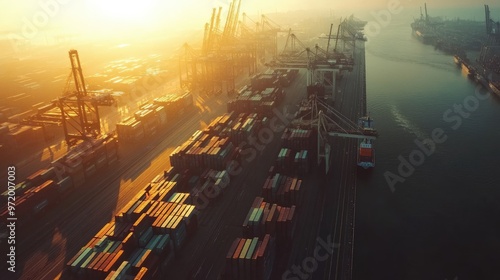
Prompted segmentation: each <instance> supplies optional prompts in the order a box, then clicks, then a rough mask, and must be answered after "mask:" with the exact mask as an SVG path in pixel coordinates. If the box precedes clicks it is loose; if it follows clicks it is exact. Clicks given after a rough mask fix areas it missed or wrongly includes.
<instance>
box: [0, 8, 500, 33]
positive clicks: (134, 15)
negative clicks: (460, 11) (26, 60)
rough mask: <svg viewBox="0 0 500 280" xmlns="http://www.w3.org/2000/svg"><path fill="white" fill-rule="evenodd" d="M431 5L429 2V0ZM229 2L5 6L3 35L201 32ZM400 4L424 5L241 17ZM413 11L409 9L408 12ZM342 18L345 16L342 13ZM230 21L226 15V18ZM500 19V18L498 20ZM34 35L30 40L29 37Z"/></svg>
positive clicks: (1, 19)
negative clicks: (213, 11)
mask: <svg viewBox="0 0 500 280" xmlns="http://www.w3.org/2000/svg"><path fill="white" fill-rule="evenodd" d="M424 1H425V0H424ZM427 2H428V5H429V6H430V7H432V8H439V7H442V6H450V5H451V6H454V7H457V6H474V7H476V8H478V9H482V5H483V4H484V3H487V4H490V5H492V6H493V5H499V4H498V0H496V1H491V0H488V1H485V2H481V3H478V2H477V1H475V0H439V1H437V0H434V1H427ZM229 3H230V1H229V0H175V1H171V0H23V1H15V0H0V32H6V31H7V32H10V33H12V32H13V33H15V34H18V35H21V36H23V37H25V38H26V37H29V36H31V35H32V34H35V33H37V31H40V30H47V29H56V30H57V32H61V33H75V34H80V33H87V34H92V35H96V36H97V35H98V34H101V35H102V36H107V35H108V34H110V33H119V32H125V33H129V34H131V33H133V32H134V31H141V30H148V29H149V30H150V29H156V28H158V27H162V29H166V28H167V29H170V30H174V31H175V30H183V29H186V28H190V29H193V28H197V29H198V28H199V29H201V28H202V27H203V24H204V23H205V22H207V21H209V19H210V14H211V9H212V8H214V7H218V6H221V7H223V12H227V11H228V9H229ZM391 3H396V5H401V6H402V7H404V8H410V7H411V8H413V9H415V10H416V11H417V14H418V8H417V6H419V5H422V3H423V1H422V3H420V2H419V1H415V0H369V1H367V0H364V1H363V0H242V7H241V12H243V11H244V12H247V14H249V15H252V14H254V15H255V14H257V13H259V14H262V13H273V12H286V11H289V10H298V9H322V10H327V11H328V10H330V11H332V12H333V13H336V12H338V11H340V10H348V11H349V12H354V13H355V12H356V11H357V10H359V9H364V10H365V11H377V10H380V9H387V7H388V5H390V4H391ZM407 10H408V9H407ZM339 13H340V12H339ZM223 17H224V18H225V15H223ZM493 18H500V15H498V16H496V15H493ZM28 35H29V36H28Z"/></svg>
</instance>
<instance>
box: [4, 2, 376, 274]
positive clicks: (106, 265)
mask: <svg viewBox="0 0 500 280" xmlns="http://www.w3.org/2000/svg"><path fill="white" fill-rule="evenodd" d="M240 4H241V1H234V2H233V3H232V4H231V7H230V10H229V11H228V14H229V16H228V22H227V24H226V26H225V27H224V28H225V29H226V31H225V32H223V33H220V29H219V28H220V27H218V26H217V25H219V23H217V22H219V21H220V10H219V13H217V12H216V9H214V10H213V14H212V25H214V26H211V25H207V26H206V28H205V36H204V42H203V44H202V48H201V50H200V52H199V53H197V52H195V51H193V52H185V53H186V56H183V55H180V58H179V70H180V80H179V83H180V86H181V87H183V88H182V93H181V94H175V93H169V92H168V91H164V92H162V94H160V95H159V96H156V97H155V98H151V99H150V100H147V101H146V102H144V101H143V100H142V101H141V104H140V105H139V106H138V108H135V109H133V110H129V111H128V112H127V113H126V114H125V115H122V116H121V117H122V118H121V119H120V120H119V121H117V122H116V129H115V130H114V131H112V132H111V133H109V134H108V133H103V131H102V130H101V121H102V119H101V116H100V114H99V107H103V111H104V112H107V111H109V110H110V108H111V109H112V107H113V106H118V105H117V104H118V103H119V102H120V101H119V99H120V97H119V96H121V95H117V94H110V91H106V90H103V91H101V92H102V94H99V95H96V94H95V93H94V92H95V91H96V89H94V88H93V89H92V90H90V88H88V87H86V86H85V81H86V80H85V77H84V74H83V72H82V68H84V67H82V65H81V64H80V58H79V56H78V52H77V51H76V50H74V49H71V50H70V51H69V57H70V62H71V68H72V74H73V75H74V77H73V78H74V81H73V82H74V85H72V86H74V87H75V90H74V91H71V90H68V91H67V92H68V93H67V94H66V95H64V96H62V97H60V98H59V99H58V100H57V101H54V103H52V105H51V106H47V107H44V108H43V109H41V110H38V111H37V113H36V114H35V115H31V116H29V117H28V118H26V119H24V120H21V123H24V124H22V125H21V126H20V127H13V126H9V125H3V126H2V130H1V131H2V135H4V134H3V133H4V132H5V133H6V134H5V135H7V134H8V133H11V132H12V131H14V132H15V133H17V132H16V131H17V130H19V131H24V130H26V131H30V130H31V132H32V131H33V130H35V129H33V127H37V126H41V125H40V124H43V125H47V124H48V122H52V124H54V123H55V124H56V125H59V126H62V127H63V129H64V136H65V143H66V145H67V146H68V150H67V151H66V152H64V153H61V155H60V156H57V157H55V158H54V160H51V163H50V165H47V166H45V167H44V168H41V169H40V170H39V171H37V172H35V173H33V174H32V175H29V176H27V177H26V178H19V183H18V184H16V186H15V190H14V196H15V199H16V201H17V205H16V209H17V211H16V214H17V217H18V218H19V220H20V222H19V223H18V226H19V232H18V240H20V241H19V243H20V244H19V249H18V258H19V259H21V260H22V261H19V267H18V271H19V272H17V274H16V276H17V278H19V279H34V278H36V279H53V278H56V279H163V278H166V279H170V278H171V279H279V278H281V276H282V275H283V273H284V272H285V271H287V270H288V269H289V267H291V266H293V265H294V264H296V263H299V262H301V261H302V259H304V258H306V257H307V256H310V255H311V254H312V251H313V250H314V243H315V242H316V237H317V236H326V235H333V236H334V239H333V242H335V243H339V244H341V247H340V248H341V249H340V250H336V251H335V252H332V254H334V256H332V258H330V260H329V261H328V262H327V263H326V264H325V265H324V266H322V267H321V269H319V270H318V271H317V272H315V274H314V277H318V278H325V279H327V278H329V276H328V273H329V272H330V271H332V270H333V271H335V273H337V274H342V275H343V277H344V278H345V279H350V278H349V275H351V273H352V248H353V243H352V240H353V236H354V225H353V222H354V218H355V217H354V209H355V192H356V188H355V187H356V184H355V180H356V179H355V174H356V170H357V167H356V162H355V160H356V152H357V142H356V141H354V140H353V139H344V138H336V139H335V140H333V137H334V136H338V131H335V130H334V129H338V128H335V126H334V125H332V124H331V123H325V122H328V121H329V120H328V119H327V118H332V116H333V114H332V112H333V110H338V111H335V112H339V114H344V115H346V118H348V119H350V120H351V122H355V121H356V119H357V118H358V117H359V116H360V115H364V114H365V113H366V112H364V111H365V109H364V108H366V104H365V102H366V98H365V94H366V92H365V90H366V89H365V86H364V76H365V74H364V71H365V66H364V45H363V44H364V43H363V42H364V41H363V40H361V39H362V36H361V37H360V34H361V33H362V29H363V26H364V24H360V22H359V21H358V20H357V19H355V18H353V17H350V18H349V19H344V20H343V21H341V22H340V23H339V27H338V32H342V34H344V35H343V36H351V37H352V38H354V39H353V40H355V41H356V45H355V46H354V45H350V44H343V47H342V48H340V47H339V50H337V49H336V50H335V51H333V50H330V51H331V52H329V51H328V49H327V50H326V51H324V52H322V53H323V55H322V56H318V55H316V56H315V58H314V60H310V59H311V58H310V57H309V54H308V56H307V57H306V56H303V55H301V54H300V53H305V52H309V51H310V48H309V47H307V48H306V47H305V48H304V50H301V51H302V52H299V53H296V54H290V53H288V54H287V55H283V53H284V52H285V51H283V53H277V51H276V49H277V47H276V46H273V44H272V43H273V42H274V43H276V37H277V35H278V33H280V32H283V31H280V30H285V29H283V28H281V26H279V25H278V24H276V23H274V22H273V21H272V20H270V19H269V18H267V17H263V18H262V20H263V23H265V26H267V27H268V28H271V29H272V31H269V30H262V31H256V33H257V32H261V33H260V34H255V37H254V41H255V42H256V43H255V44H256V45H255V48H253V47H248V46H245V45H242V44H240V43H239V42H238V41H237V40H232V39H231V38H233V37H234V36H240V35H239V33H238V32H237V24H238V21H237V20H236V19H237V17H238V16H239V13H240V11H239V5H240ZM236 7H238V8H236ZM217 18H219V19H217ZM361 23H362V22H361ZM327 27H328V26H325V29H327ZM330 29H331V30H332V29H333V28H330ZM353 30H355V31H356V32H355V33H353ZM330 33H331V34H330V36H329V40H330V39H332V38H334V36H333V34H332V31H330ZM346 34H349V35H346ZM264 35H265V36H264ZM290 35H291V33H290V32H289V36H290ZM338 37H339V36H338ZM218 38H223V40H219V39H218ZM337 40H339V39H338V38H337ZM342 40H344V39H342ZM214 42H217V44H227V45H222V46H216V43H214ZM329 43H330V42H329ZM300 45H302V43H301V44H300ZM266 46H267V47H266ZM269 46H270V47H269ZM224 48H226V49H227V48H231V49H233V50H234V52H235V53H237V55H234V53H233V54H231V55H224V54H223V53H222V52H221V50H223V49H224ZM316 48H317V50H318V48H320V47H319V46H318V45H316ZM183 49H190V50H192V47H191V46H189V45H187V44H186V45H184V46H183ZM285 49H286V46H285ZM340 49H342V50H341V51H340ZM187 54H189V55H190V56H188V55H187ZM271 56H272V57H273V59H276V60H274V61H279V64H280V66H279V67H276V68H272V67H269V65H270V64H268V63H264V62H265V61H266V58H269V57H271ZM333 57H335V59H332V58H333ZM345 57H349V59H344V58H345ZM257 58H259V59H260V58H262V61H263V63H257V61H258V59H257ZM337 58H338V59H337ZM352 61H355V62H356V63H354V64H352ZM123 63H124V65H125V64H126V63H125V62H123ZM127 63H128V62H127ZM310 65H311V66H310ZM125 68H127V67H125ZM125 68H124V67H121V66H116V67H115V68H113V69H114V71H118V72H120V73H121V72H123V73H122V74H123V77H121V76H117V77H114V78H110V77H109V74H110V73H111V72H109V73H108V74H107V75H105V76H102V77H101V76H100V75H99V74H95V75H93V76H92V75H91V76H90V78H89V81H92V80H94V81H100V82H101V83H104V84H106V86H110V85H113V84H120V86H118V87H117V88H115V89H113V90H116V89H118V90H121V91H133V88H134V86H133V85H134V84H137V81H138V80H135V79H134V78H132V77H128V78H126V77H125V76H126V75H128V74H131V73H132V72H130V71H132V70H130V71H125V70H126V69H125ZM193 69H194V72H193ZM196 69H204V70H203V71H201V72H198V71H197V70H196ZM325 69H326V70H327V71H326V70H325ZM133 71H135V70H133ZM129 72H130V73H129ZM327 72H333V73H334V74H331V73H330V74H328V73H327ZM242 73H244V74H242ZM332 77H336V78H332ZM70 80H71V79H70ZM134 81H135V82H134ZM332 83H333V84H332ZM311 89H314V90H311ZM175 91H176V92H179V90H175ZM329 91H331V93H328V94H327V93H326V92H329ZM343 92H350V93H351V94H349V95H344V94H343ZM220 93H224V94H220ZM317 97H318V101H317V100H316V98H317ZM339 97H341V99H340V100H342V102H338V103H335V104H336V107H335V108H333V107H328V106H332V105H331V104H333V102H327V101H328V100H331V101H333V100H337V98H339ZM117 100H118V101H117ZM304 100H308V101H304ZM117 102H118V103H117ZM342 105H343V106H342ZM320 107H321V108H323V109H321V110H319V111H318V108H320ZM323 110H324V112H326V113H325V114H324V115H323ZM68 112H71V113H68ZM323 116H324V117H323ZM317 123H319V124H323V125H322V126H320V125H318V124H317ZM3 127H6V128H3ZM16 129H17V130H16ZM23 129H24V130H23ZM350 131H352V128H351V130H350ZM350 131H349V132H346V133H344V134H345V135H347V136H346V137H347V138H349V137H354V138H356V137H357V138H363V137H368V136H367V135H364V134H362V133H361V134H359V133H358V131H356V132H353V133H351V132H350ZM15 133H14V134H15ZM23 133H27V132H23ZM350 133H351V134H350ZM20 134H22V133H20ZM353 135H354V136H353ZM2 137H3V136H2ZM5 137H7V136H5ZM8 137H11V136H10V134H9V136H8ZM21 138H22V137H21ZM21 138H19V139H21ZM24 138H25V139H26V140H22V141H21V140H19V141H18V142H19V143H20V144H23V145H25V144H24V143H23V141H26V143H28V142H29V141H30V139H32V138H31V137H30V136H26V137H24ZM24 138H23V139H24ZM329 138H331V139H329ZM2 139H3V138H2ZM16 141H17V140H16ZM332 141H333V143H334V145H332V146H334V147H335V149H332V150H331V153H330V144H328V143H332ZM26 145H27V144H26ZM332 163H334V164H333V165H332ZM331 166H333V167H332V168H330V167H331ZM340 174H349V176H343V175H342V176H340ZM332 185H333V186H342V187H333V188H332ZM8 196H12V194H11V193H10V192H4V193H3V194H2V204H1V205H0V206H1V212H0V217H1V218H2V221H3V220H7V219H8V216H9V207H8V205H7V200H8V198H7V197H8ZM326 197H328V199H325V198H326ZM334 201H336V202H334ZM21 220H22V221H21ZM337 221H338V222H337ZM337 223H338V224H339V226H335V227H334V224H337ZM305 229H307V230H305ZM4 240H5V239H4ZM2 241H3V240H2ZM2 246H6V242H2ZM333 260H335V262H334V261H333Z"/></svg>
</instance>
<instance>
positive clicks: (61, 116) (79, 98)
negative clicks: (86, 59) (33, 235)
mask: <svg viewBox="0 0 500 280" xmlns="http://www.w3.org/2000/svg"><path fill="white" fill-rule="evenodd" d="M69 59H70V62H71V73H70V77H72V78H73V82H74V85H75V88H74V90H73V91H71V90H70V88H69V86H70V84H71V79H68V81H67V83H66V86H65V88H64V92H63V96H62V97H59V98H58V99H57V100H53V101H52V102H51V104H49V105H46V106H44V107H42V108H38V112H37V114H35V115H32V116H30V117H28V118H27V119H25V120H24V121H23V123H25V124H29V125H42V126H44V125H47V124H48V125H62V127H63V130H64V137H65V140H66V143H67V144H68V146H73V145H75V144H76V143H77V141H78V140H85V139H89V138H96V137H97V136H99V135H100V134H101V124H100V116H99V106H112V105H114V104H115V100H114V99H113V97H112V96H111V95H110V94H100V95H93V94H90V93H89V92H87V87H86V85H85V79H84V76H83V71H82V67H81V64H80V58H79V56H78V51H77V50H70V51H69Z"/></svg>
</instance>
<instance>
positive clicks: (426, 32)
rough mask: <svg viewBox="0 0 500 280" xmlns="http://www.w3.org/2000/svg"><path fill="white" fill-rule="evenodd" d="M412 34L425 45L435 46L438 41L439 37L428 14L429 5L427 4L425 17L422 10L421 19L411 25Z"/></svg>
mask: <svg viewBox="0 0 500 280" xmlns="http://www.w3.org/2000/svg"><path fill="white" fill-rule="evenodd" d="M410 26H411V29H412V34H413V36H415V37H416V38H417V39H418V40H420V41H421V42H422V43H424V44H433V43H435V41H436V39H437V35H436V34H435V32H434V31H433V30H432V28H431V23H430V20H429V15H428V14H427V4H425V17H424V14H423V13H422V8H420V18H418V19H415V20H414V21H413V22H412V23H411V25H410Z"/></svg>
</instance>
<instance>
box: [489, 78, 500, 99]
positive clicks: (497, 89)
mask: <svg viewBox="0 0 500 280" xmlns="http://www.w3.org/2000/svg"><path fill="white" fill-rule="evenodd" d="M488 85H489V87H490V89H491V91H493V93H495V94H496V95H497V96H500V82H497V81H490V82H489V84H488Z"/></svg>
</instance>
